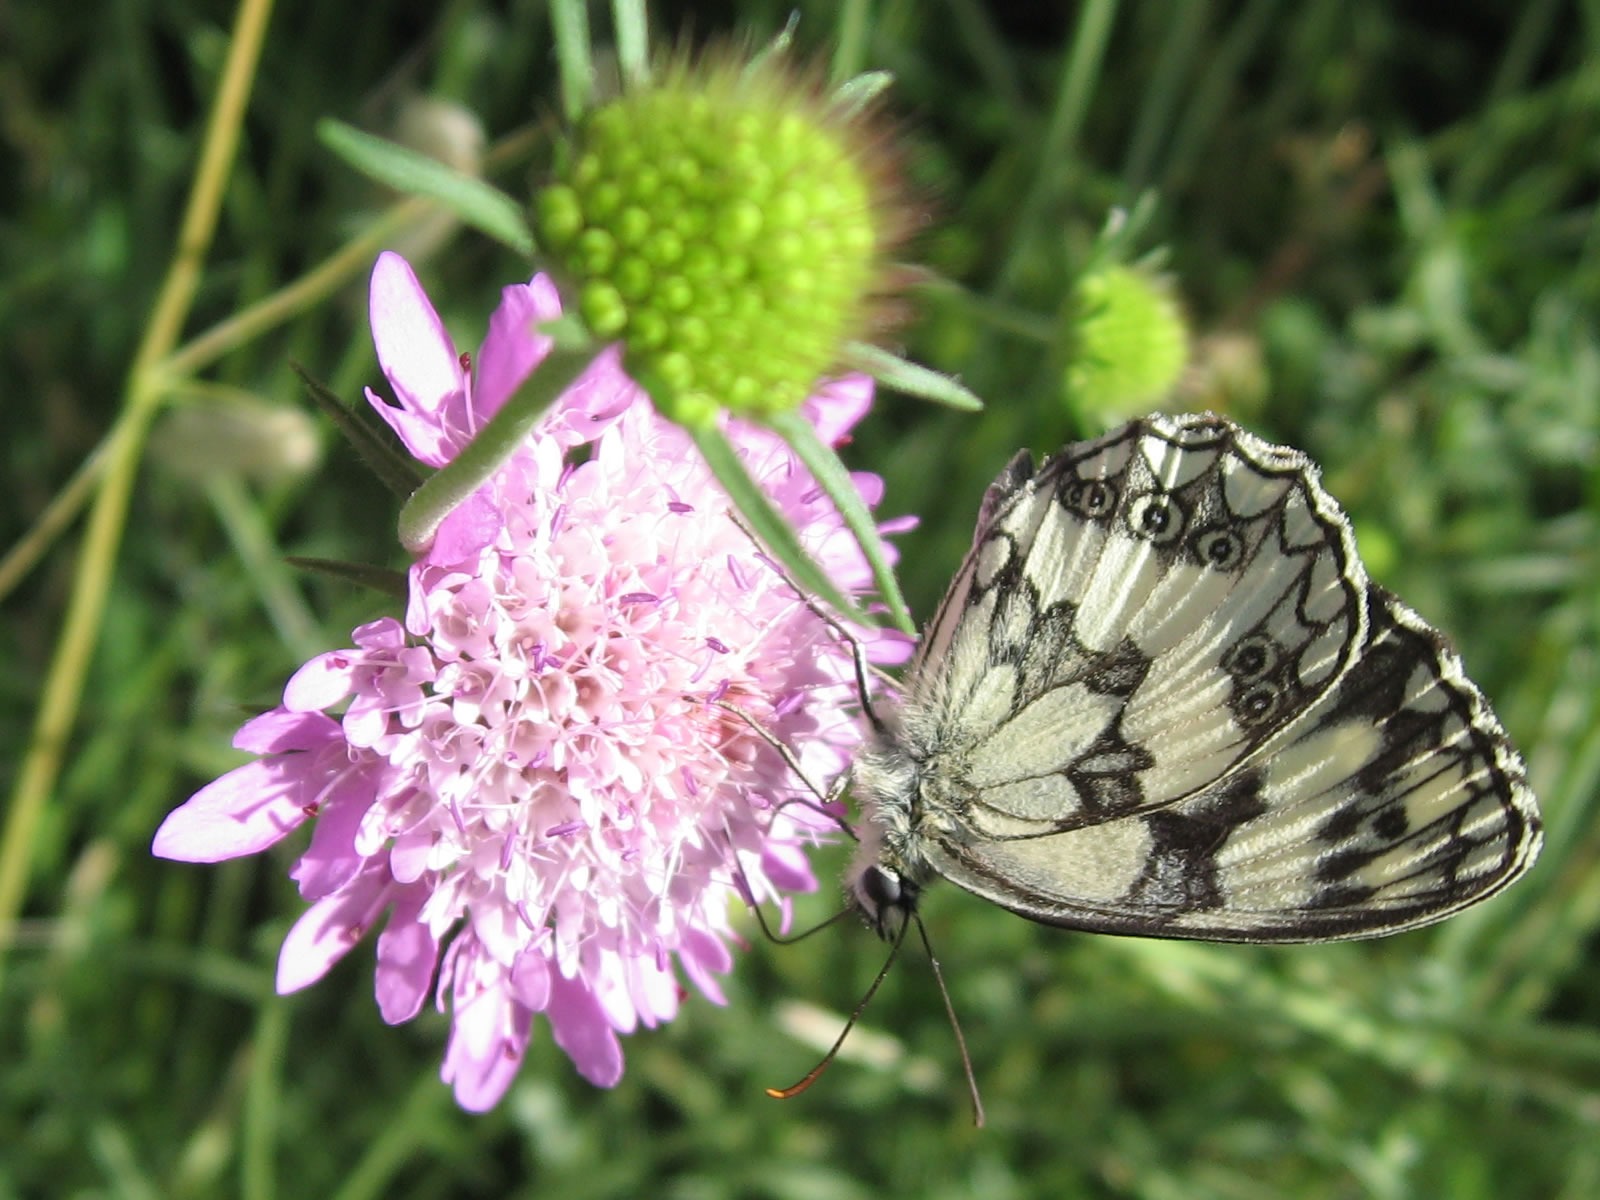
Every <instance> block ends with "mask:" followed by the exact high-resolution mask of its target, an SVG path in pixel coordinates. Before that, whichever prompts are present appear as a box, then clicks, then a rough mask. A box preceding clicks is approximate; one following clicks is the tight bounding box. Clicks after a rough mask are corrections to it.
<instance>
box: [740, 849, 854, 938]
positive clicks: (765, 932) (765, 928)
mask: <svg viewBox="0 0 1600 1200" xmlns="http://www.w3.org/2000/svg"><path fill="white" fill-rule="evenodd" d="M733 869H734V871H735V873H737V874H738V876H739V894H740V895H741V896H742V897H743V898H744V902H745V903H746V904H748V905H749V906H750V911H751V913H752V914H754V916H755V919H756V924H757V925H759V926H761V936H763V937H764V938H766V939H767V941H769V942H772V943H774V944H775V945H779V946H792V945H794V944H795V943H796V942H802V941H804V940H805V939H806V938H808V937H810V936H811V935H812V934H813V933H817V932H819V931H821V930H824V929H826V928H828V927H829V926H830V925H834V924H837V923H838V921H839V920H840V919H842V918H844V917H847V916H849V915H850V913H851V912H852V911H853V910H852V909H848V908H841V909H840V910H839V911H838V912H836V913H834V914H833V916H831V917H828V918H826V919H825V920H822V921H819V922H818V923H817V924H815V925H813V926H812V927H811V928H810V929H803V930H801V931H800V932H799V933H793V934H789V935H787V936H785V935H783V934H780V933H774V932H773V931H772V926H771V925H768V924H767V915H766V914H765V913H764V912H762V911H761V906H760V905H759V904H757V903H756V898H755V893H754V892H753V891H751V890H750V877H749V876H748V875H746V874H745V873H744V864H742V863H741V862H740V861H739V858H738V856H737V855H735V856H734V859H733Z"/></svg>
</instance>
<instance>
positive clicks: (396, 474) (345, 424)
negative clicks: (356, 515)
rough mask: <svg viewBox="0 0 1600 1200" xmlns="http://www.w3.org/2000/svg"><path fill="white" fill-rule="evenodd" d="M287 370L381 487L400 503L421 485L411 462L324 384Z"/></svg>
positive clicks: (294, 365) (296, 368)
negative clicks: (296, 377) (386, 489)
mask: <svg viewBox="0 0 1600 1200" xmlns="http://www.w3.org/2000/svg"><path fill="white" fill-rule="evenodd" d="M289 369H290V370H291V371H293V372H294V373H295V374H296V375H298V376H300V382H301V383H303V384H305V385H306V391H307V393H308V394H309V395H310V397H311V402H312V403H313V404H315V405H316V406H317V408H318V409H320V410H321V411H322V413H323V415H324V416H326V417H327V418H328V420H330V421H332V422H333V424H334V427H335V428H337V429H338V430H339V432H340V433H341V434H343V435H344V439H345V441H347V442H349V443H350V445H351V447H352V448H353V449H354V450H355V452H356V453H357V454H358V455H360V457H361V461H362V462H364V463H366V464H367V466H368V468H369V469H370V470H371V471H372V473H373V474H374V475H376V476H377V477H378V481H379V482H380V483H382V484H383V486H384V487H386V488H388V489H389V490H390V491H391V492H393V493H394V494H395V495H396V496H398V497H399V498H400V499H402V500H404V499H405V498H406V497H407V496H409V495H411V493H412V492H414V491H416V490H417V485H418V484H419V483H421V482H422V472H421V471H420V470H418V468H417V464H416V463H415V462H413V461H412V460H411V459H409V458H407V457H406V456H405V455H404V454H402V453H400V451H399V450H398V449H396V448H395V445H394V443H393V442H392V441H391V440H390V439H389V438H387V437H385V436H383V434H382V433H381V432H380V431H379V430H378V429H376V428H375V427H374V426H373V425H372V424H371V423H370V422H368V421H365V420H363V419H362V418H361V417H360V416H359V415H357V414H356V413H354V412H352V411H351V410H350V409H349V408H348V407H346V405H345V403H344V401H342V400H340V399H339V397H338V396H335V395H334V394H333V392H332V391H330V390H329V389H328V387H327V386H326V385H325V384H323V383H321V382H320V381H318V380H316V379H314V378H313V377H312V376H311V375H310V374H309V373H308V372H307V371H306V369H305V368H304V367H302V366H301V365H300V364H299V363H290V364H289Z"/></svg>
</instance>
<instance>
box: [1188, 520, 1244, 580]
mask: <svg viewBox="0 0 1600 1200" xmlns="http://www.w3.org/2000/svg"><path fill="white" fill-rule="evenodd" d="M1194 552H1195V556H1196V557H1197V558H1199V560H1200V561H1201V562H1202V563H1204V564H1205V565H1206V566H1208V567H1215V568H1216V569H1217V570H1219V571H1231V570H1233V568H1234V567H1237V566H1238V565H1239V563H1240V562H1241V561H1242V560H1243V558H1244V539H1243V538H1242V537H1240V536H1239V535H1238V534H1237V533H1235V532H1234V531H1233V530H1231V529H1208V530H1206V531H1205V532H1204V533H1201V534H1200V535H1199V536H1198V537H1196V538H1195V539H1194Z"/></svg>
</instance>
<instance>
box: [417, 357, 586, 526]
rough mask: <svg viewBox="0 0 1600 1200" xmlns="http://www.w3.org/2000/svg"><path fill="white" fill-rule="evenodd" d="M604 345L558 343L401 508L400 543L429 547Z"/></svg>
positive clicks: (515, 449) (514, 450) (514, 451)
mask: <svg viewBox="0 0 1600 1200" xmlns="http://www.w3.org/2000/svg"><path fill="white" fill-rule="evenodd" d="M603 348H604V347H602V346H600V345H598V344H597V343H595V342H592V341H589V342H584V343H581V344H580V345H578V346H576V347H568V346H564V345H556V346H553V347H552V348H551V350H550V353H549V354H547V355H545V358H544V361H543V362H541V363H540V364H539V367H538V369H537V370H535V371H534V372H533V374H531V375H529V376H528V378H527V379H526V380H525V381H524V382H523V384H522V386H521V387H520V388H518V389H517V390H516V391H515V392H513V393H512V394H511V398H510V399H509V400H507V401H506V402H505V406H504V407H502V408H501V409H500V411H499V412H497V413H495V415H494V416H493V417H491V418H490V419H489V423H488V424H487V425H485V426H484V427H483V428H482V429H480V430H479V431H478V434H477V436H476V437H474V438H473V439H472V440H471V441H470V442H468V443H467V444H466V445H465V446H463V447H462V449H461V453H459V454H457V455H456V456H455V457H454V458H453V459H451V460H450V461H449V462H447V463H446V464H445V465H444V466H442V467H440V468H439V469H438V470H437V471H435V472H434V473H433V474H432V475H430V476H429V477H428V478H427V479H426V480H424V481H423V483H422V486H421V487H419V488H418V489H417V490H416V491H415V492H413V493H412V494H411V498H410V499H409V500H407V501H406V503H405V507H404V508H402V509H401V510H400V544H401V545H402V546H404V547H405V548H406V549H407V550H412V551H420V550H423V549H426V548H427V545H428V543H429V542H431V541H433V535H434V534H435V533H437V532H438V531H439V525H440V524H441V523H442V522H443V521H444V519H445V518H446V517H447V516H449V515H450V514H451V513H452V512H453V511H455V509H456V508H457V506H459V505H460V504H461V503H462V502H463V501H464V500H466V499H467V497H468V496H470V495H472V493H473V492H475V491H477V490H478V489H479V488H480V487H482V486H483V485H484V484H485V483H487V482H488V480H489V477H490V476H491V475H493V474H494V473H495V472H496V471H498V470H499V469H500V467H501V465H502V464H503V463H504V462H505V461H506V459H508V458H510V457H511V456H512V455H513V454H514V453H516V451H517V447H519V446H521V445H522V443H523V441H524V440H525V439H526V438H527V436H528V433H529V431H530V430H532V429H533V426H534V423H535V422H536V421H538V419H539V418H540V417H541V416H543V415H544V411H545V409H547V408H549V407H550V405H551V404H553V403H554V402H555V400H556V397H558V396H560V395H561V393H562V392H564V391H566V390H567V388H568V387H570V386H571V385H572V381H573V380H575V379H577V378H578V376H579V375H581V374H583V372H584V371H585V370H586V369H587V368H588V366H589V364H590V363H592V362H593V361H594V359H595V355H597V354H599V353H600V351H601V350H602V349H603Z"/></svg>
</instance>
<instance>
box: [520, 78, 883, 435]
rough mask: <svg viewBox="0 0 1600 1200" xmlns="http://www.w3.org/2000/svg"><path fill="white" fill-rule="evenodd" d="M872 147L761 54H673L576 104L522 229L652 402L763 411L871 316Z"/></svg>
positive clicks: (684, 411) (805, 387) (805, 379)
mask: <svg viewBox="0 0 1600 1200" xmlns="http://www.w3.org/2000/svg"><path fill="white" fill-rule="evenodd" d="M875 149H876V146H875V143H874V135H873V134H872V132H871V128H870V126H865V127H864V126H862V125H861V124H860V123H859V122H858V121H857V119H856V118H855V117H853V116H850V115H847V114H846V113H845V112H844V110H843V109H842V108H841V107H840V106H838V105H836V104H834V103H833V102H831V101H829V100H828V99H827V98H826V97H825V96H824V95H823V94H821V93H820V92H819V91H818V89H817V88H816V86H815V85H814V84H813V83H811V82H810V81H808V80H806V79H804V78H802V77H798V76H796V75H794V74H792V73H791V72H790V71H789V70H788V69H787V68H785V67H784V66H783V65H782V64H781V61H778V60H776V59H775V58H774V57H769V58H767V59H765V60H763V61H762V62H761V63H760V64H758V65H749V64H744V63H740V62H737V61H735V60H734V59H733V58H731V57H727V56H724V57H721V58H712V59H709V60H707V61H704V62H701V63H698V64H695V65H690V64H688V63H685V62H681V61H680V62H677V63H674V64H672V65H670V66H669V67H668V68H666V69H665V70H663V71H662V72H661V75H660V78H659V79H658V80H657V81H656V82H655V83H653V84H652V85H650V86H649V87H648V88H645V89H642V90H639V91H636V92H631V93H629V94H627V95H624V96H622V97H621V98H619V99H617V100H614V101H612V102H611V103H609V104H607V105H605V106H603V107H601V108H599V109H596V110H595V111H594V112H593V113H591V114H590V115H589V116H588V117H587V118H586V119H585V121H584V122H583V124H582V125H581V127H580V128H579V129H578V131H577V135H576V138H575V142H574V145H573V148H572V151H571V153H570V154H569V155H568V156H567V158H566V161H565V162H563V163H562V164H561V165H560V166H559V167H558V171H557V179H556V182H555V183H554V184H553V185H552V186H550V187H548V188H546V189H545V190H544V191H543V192H542V193H541V194H540V195H539V196H538V198H537V200H536V202H535V222H536V229H537V231H538V235H539V238H540V241H541V243H542V245H543V247H544V249H545V250H546V251H547V252H548V253H549V254H551V255H552V256H553V257H554V259H555V262H556V265H557V267H558V269H559V270H560V272H561V273H563V274H564V275H565V276H566V279H567V281H568V282H569V283H570V284H572V285H573V286H574V288H575V297H576V300H577V305H576V306H577V309H578V312H579V313H580V315H581V316H582V318H583V320H584V322H585V323H586V324H587V325H588V326H589V328H590V330H591V332H593V333H594V334H595V335H596V336H597V337H601V338H605V339H615V340H618V341H620V342H621V343H622V345H623V355H624V363H625V365H626V367H627V369H628V373H629V374H630V375H632V376H633V377H634V378H635V379H637V380H638V381H639V382H640V383H642V384H643V385H644V386H645V387H646V389H647V390H648V391H649V392H650V394H651V396H652V397H653V398H654V400H655V402H656V404H657V406H658V407H659V408H660V409H661V411H662V412H663V413H665V414H666V415H667V416H669V417H671V418H673V419H674V420H677V421H679V422H682V423H685V424H694V423H699V422H703V421H708V420H710V419H711V417H712V416H714V414H715V413H716V412H717V411H718V410H719V409H723V408H726V409H730V410H732V411H734V412H736V413H739V414H741V415H746V416H756V417H760V416H763V415H766V414H770V413H775V412H781V411H785V410H788V409H792V408H794V407H796V406H798V405H799V403H800V402H801V400H803V399H804V398H805V397H806V395H807V394H808V393H809V392H810V390H811V389H812V388H813V386H814V385H815V383H816V381H817V378H818V376H819V375H822V374H824V373H825V372H827V371H828V370H829V368H830V367H834V366H836V365H837V363H838V359H839V353H840V349H841V347H842V345H843V343H844V342H845V341H847V340H849V339H851V338H854V337H860V336H862V335H863V334H864V333H865V331H866V329H867V327H868V326H869V324H870V318H871V309H872V305H871V297H872V293H873V292H874V290H875V288H876V285H877V281H878V277H879V273H880V270H881V262H882V256H883V252H884V249H885V247H886V245H887V244H889V243H890V242H891V241H892V240H893V237H894V228H895V225H896V224H897V222H898V221H899V220H900V218H899V217H898V216H897V215H896V214H895V213H894V212H893V210H892V208H891V207H889V206H888V205H886V204H885V202H884V195H885V192H886V191H888V190H892V189H887V188H885V186H884V178H885V169H884V167H883V165H882V162H881V159H882V155H881V154H876V153H875Z"/></svg>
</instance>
